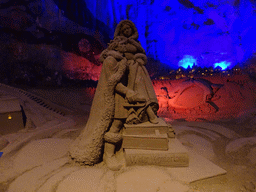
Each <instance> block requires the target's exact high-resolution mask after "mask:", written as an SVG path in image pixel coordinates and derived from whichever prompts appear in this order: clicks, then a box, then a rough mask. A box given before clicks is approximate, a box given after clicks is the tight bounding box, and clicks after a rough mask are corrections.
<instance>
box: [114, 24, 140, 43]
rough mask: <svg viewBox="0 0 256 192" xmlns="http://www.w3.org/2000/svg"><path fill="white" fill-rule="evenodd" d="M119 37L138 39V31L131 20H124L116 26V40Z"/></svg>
mask: <svg viewBox="0 0 256 192" xmlns="http://www.w3.org/2000/svg"><path fill="white" fill-rule="evenodd" d="M118 36H124V37H127V38H128V37H129V38H132V39H138V36H139V35H138V31H137V28H136V27H135V25H134V23H133V22H132V21H130V20H122V21H120V23H119V24H118V25H117V26H116V30H115V34H114V38H115V37H118Z"/></svg>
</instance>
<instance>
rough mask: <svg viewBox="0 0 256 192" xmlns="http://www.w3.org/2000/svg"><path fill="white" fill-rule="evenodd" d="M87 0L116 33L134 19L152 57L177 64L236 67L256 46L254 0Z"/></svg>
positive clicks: (110, 33) (96, 16)
mask: <svg viewBox="0 0 256 192" xmlns="http://www.w3.org/2000/svg"><path fill="white" fill-rule="evenodd" d="M81 1H83V5H84V6H86V9H87V11H88V10H89V11H90V14H91V16H90V17H94V18H96V19H97V20H98V21H100V22H102V23H104V24H105V25H106V26H107V27H108V29H110V32H109V36H110V38H113V33H114V28H115V26H116V24H117V23H118V22H119V21H120V20H122V19H130V20H132V21H133V22H134V23H135V24H136V26H137V28H138V31H139V35H140V36H139V40H140V42H141V43H142V45H143V47H144V48H145V50H146V52H147V55H148V57H151V58H154V59H156V60H159V61H160V62H162V63H165V64H168V65H169V66H172V67H173V66H175V67H178V66H179V65H180V66H182V65H184V62H186V61H189V62H190V61H192V62H193V63H195V64H197V65H198V66H204V67H210V66H213V67H215V66H221V67H223V68H225V67H226V66H229V67H232V66H234V65H236V64H243V63H244V62H246V60H247V59H249V58H250V57H251V56H252V55H253V53H255V52H256V46H255V45H256V38H255V34H256V3H253V2H255V1H252V0H190V1H189V0H129V1H123V0H95V1H91V0H80V2H81ZM72 2H73V1H72ZM77 2H79V1H77ZM188 65H189V63H187V64H185V66H188Z"/></svg>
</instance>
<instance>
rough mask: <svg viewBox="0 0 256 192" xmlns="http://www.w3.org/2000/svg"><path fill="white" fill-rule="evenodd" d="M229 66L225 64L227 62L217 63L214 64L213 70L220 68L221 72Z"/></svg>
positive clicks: (227, 63)
mask: <svg viewBox="0 0 256 192" xmlns="http://www.w3.org/2000/svg"><path fill="white" fill-rule="evenodd" d="M230 65H231V63H230V62H227V61H222V62H219V63H214V68H216V67H218V66H219V67H221V69H222V70H225V69H227V68H228V67H229V66H230Z"/></svg>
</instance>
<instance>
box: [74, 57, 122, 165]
mask: <svg viewBox="0 0 256 192" xmlns="http://www.w3.org/2000/svg"><path fill="white" fill-rule="evenodd" d="M126 68H127V60H126V59H123V60H121V61H119V62H118V61H117V60H116V59H115V58H114V57H112V56H108V57H107V58H106V59H105V60H104V62H103V66H102V71H101V75H100V79H99V81H98V85H97V89H96V92H95V96H94V99H93V102H92V107H91V111H90V115H89V119H88V121H87V124H86V126H85V128H84V129H83V131H82V132H81V134H80V135H79V136H78V138H77V139H76V140H75V141H74V142H73V143H72V144H71V146H70V150H69V155H70V156H71V158H72V159H73V160H75V161H76V162H79V163H83V164H87V165H93V164H95V163H98V162H99V161H100V160H101V157H102V147H103V144H104V140H103V139H104V134H105V132H106V131H107V129H108V128H109V126H110V125H111V123H112V121H113V118H114V113H115V87H116V85H117V83H119V82H120V80H121V78H122V77H123V75H124V73H125V71H126Z"/></svg>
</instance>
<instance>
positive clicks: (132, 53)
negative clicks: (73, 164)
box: [69, 20, 158, 170]
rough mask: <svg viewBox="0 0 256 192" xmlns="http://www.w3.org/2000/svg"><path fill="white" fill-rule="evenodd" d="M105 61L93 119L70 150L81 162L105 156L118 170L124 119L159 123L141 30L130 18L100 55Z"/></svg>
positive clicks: (95, 97) (88, 161)
mask: <svg viewBox="0 0 256 192" xmlns="http://www.w3.org/2000/svg"><path fill="white" fill-rule="evenodd" d="M100 61H101V62H102V63H103V65H102V70H101V75H100V78H99V81H98V85H97V88H96V92H95V96H94V99H93V102H92V107H91V111H90V115H89V119H88V121H87V124H86V126H85V128H84V130H83V131H82V132H81V134H80V135H79V136H78V138H77V139H76V140H75V141H74V142H73V143H72V145H71V147H70V150H69V153H70V156H71V158H72V159H74V160H75V161H77V162H80V163H83V164H88V165H93V164H95V163H98V162H100V161H101V159H102V152H103V146H104V156H103V160H104V161H105V163H106V164H107V166H108V167H109V168H110V169H112V170H118V169H119V168H120V163H119V162H118V161H117V160H116V158H115V156H114V154H115V146H116V144H117V143H119V142H120V141H121V139H122V136H121V135H120V134H119V131H120V129H121V128H122V127H123V124H124V123H141V122H146V121H150V122H152V123H157V116H156V112H157V110H158V103H157V98H156V95H155V92H154V89H153V85H152V82H151V80H150V77H149V75H148V73H147V70H146V68H145V67H144V65H145V64H146V62H147V57H146V55H145V51H144V49H143V48H142V47H141V45H140V43H139V42H138V32H137V29H136V27H135V25H134V24H133V23H132V22H131V21H129V20H123V21H121V22H120V23H119V24H118V25H117V27H116V30H115V34H114V40H112V41H111V42H110V44H109V46H108V48H107V49H105V50H104V51H103V52H102V53H101V56H100Z"/></svg>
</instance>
